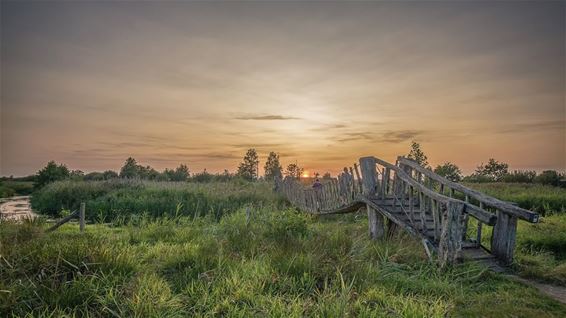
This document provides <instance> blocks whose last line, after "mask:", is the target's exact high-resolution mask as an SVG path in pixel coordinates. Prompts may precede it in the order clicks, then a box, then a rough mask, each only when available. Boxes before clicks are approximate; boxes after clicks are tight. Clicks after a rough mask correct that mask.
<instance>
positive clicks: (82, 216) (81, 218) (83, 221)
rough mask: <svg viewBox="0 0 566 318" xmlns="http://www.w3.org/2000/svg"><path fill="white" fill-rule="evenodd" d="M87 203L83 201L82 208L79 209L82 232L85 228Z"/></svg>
mask: <svg viewBox="0 0 566 318" xmlns="http://www.w3.org/2000/svg"><path fill="white" fill-rule="evenodd" d="M85 205H86V204H85V203H84V202H81V209H80V210H79V228H80V231H81V233H82V232H84V230H85Z"/></svg>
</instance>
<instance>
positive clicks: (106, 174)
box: [102, 170, 118, 180]
mask: <svg viewBox="0 0 566 318" xmlns="http://www.w3.org/2000/svg"><path fill="white" fill-rule="evenodd" d="M102 176H103V179H104V180H110V179H115V178H118V174H117V173H116V171H112V170H106V171H104V172H103V173H102Z"/></svg>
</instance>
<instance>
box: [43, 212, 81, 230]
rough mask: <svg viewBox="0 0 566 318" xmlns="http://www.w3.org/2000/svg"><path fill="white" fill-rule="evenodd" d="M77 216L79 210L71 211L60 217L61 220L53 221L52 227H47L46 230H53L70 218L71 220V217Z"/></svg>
mask: <svg viewBox="0 0 566 318" xmlns="http://www.w3.org/2000/svg"><path fill="white" fill-rule="evenodd" d="M78 216H79V210H75V211H73V213H71V214H69V215H67V216H66V217H64V218H62V219H61V220H59V221H57V223H55V224H54V225H53V226H52V227H50V228H48V229H47V230H46V231H47V232H51V231H55V230H56V229H57V228H58V227H60V226H61V225H63V224H65V223H67V222H69V221H70V220H72V219H74V218H76V217H78Z"/></svg>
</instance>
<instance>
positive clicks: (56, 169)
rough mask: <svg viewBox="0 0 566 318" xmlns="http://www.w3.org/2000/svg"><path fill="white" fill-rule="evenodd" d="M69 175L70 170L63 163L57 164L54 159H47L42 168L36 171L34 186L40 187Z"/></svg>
mask: <svg viewBox="0 0 566 318" xmlns="http://www.w3.org/2000/svg"><path fill="white" fill-rule="evenodd" d="M69 176H70V171H69V169H68V168H67V167H66V166H65V165H63V164H60V165H57V164H56V163H55V161H49V162H48V163H47V165H46V166H45V167H43V169H41V170H39V171H38V172H37V175H36V179H35V180H36V181H35V185H34V186H35V187H36V188H41V187H43V186H44V185H46V184H48V183H51V182H54V181H58V180H64V179H67V178H69Z"/></svg>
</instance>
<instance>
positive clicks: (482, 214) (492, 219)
mask: <svg viewBox="0 0 566 318" xmlns="http://www.w3.org/2000/svg"><path fill="white" fill-rule="evenodd" d="M372 158H373V159H374V160H375V162H376V163H378V164H379V165H381V166H384V167H386V168H390V169H391V170H393V171H395V173H396V175H397V176H398V177H399V178H400V179H401V180H403V181H405V182H406V183H408V184H410V185H412V186H413V187H414V188H417V189H418V190H419V191H420V192H422V193H423V194H425V195H426V196H428V197H430V198H433V199H435V200H437V201H440V202H443V203H449V202H461V203H463V204H464V206H465V210H464V212H466V213H468V214H470V215H472V216H474V217H475V218H477V219H478V220H480V221H482V222H483V223H486V224H488V225H494V224H495V223H496V221H497V216H496V215H494V214H492V213H490V212H488V211H485V210H483V209H481V208H479V207H476V206H475V205H472V204H470V203H468V202H464V201H462V200H458V199H455V198H450V197H447V196H445V195H442V194H440V193H438V192H434V191H432V190H431V189H429V188H427V187H426V186H425V185H423V184H422V183H420V182H418V181H417V180H415V179H413V178H412V177H411V176H409V175H408V174H407V173H406V172H405V171H403V169H401V168H400V167H398V166H396V165H393V164H390V163H389V162H387V161H383V160H381V159H379V158H376V157H372Z"/></svg>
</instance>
